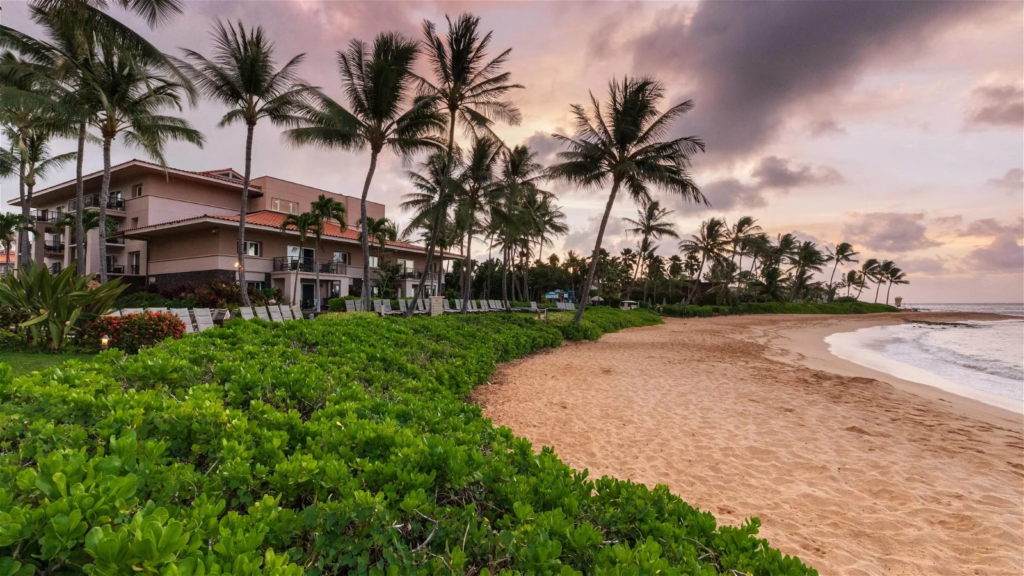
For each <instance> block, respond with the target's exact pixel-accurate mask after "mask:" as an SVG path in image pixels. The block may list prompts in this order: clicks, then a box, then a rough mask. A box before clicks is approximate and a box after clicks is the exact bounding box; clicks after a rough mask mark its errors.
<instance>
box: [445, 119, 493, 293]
mask: <svg viewBox="0 0 1024 576" xmlns="http://www.w3.org/2000/svg"><path fill="white" fill-rule="evenodd" d="M501 154H502V146H501V143H500V142H498V141H497V140H496V139H494V138H491V137H489V136H478V137H476V138H474V139H473V143H472V145H471V146H470V148H469V152H468V153H467V155H466V159H465V161H464V162H463V163H462V171H461V173H460V174H459V175H458V181H459V185H458V186H457V187H455V198H454V210H455V225H456V227H457V228H458V229H459V231H460V232H462V233H463V234H464V235H465V238H466V242H465V246H466V253H465V256H464V258H463V268H462V270H463V273H462V288H461V294H462V306H461V307H460V309H461V310H462V311H463V312H468V310H467V306H466V305H467V303H468V302H469V296H470V291H471V290H470V284H471V282H472V277H473V269H472V265H471V264H472V262H473V236H475V235H476V234H477V233H479V232H482V231H483V228H484V225H485V224H486V221H487V208H488V206H490V205H493V204H494V201H495V196H496V195H497V194H498V193H499V191H500V187H499V185H498V183H497V179H496V177H495V170H496V169H497V166H498V160H499V159H500V157H501Z"/></svg>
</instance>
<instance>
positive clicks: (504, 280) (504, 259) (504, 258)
mask: <svg viewBox="0 0 1024 576" xmlns="http://www.w3.org/2000/svg"><path fill="white" fill-rule="evenodd" d="M501 301H502V302H503V303H504V305H505V307H506V308H508V248H506V247H504V246H503V247H502V249H501Z"/></svg>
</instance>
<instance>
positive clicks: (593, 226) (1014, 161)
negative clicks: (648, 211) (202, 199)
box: [0, 0, 1024, 303]
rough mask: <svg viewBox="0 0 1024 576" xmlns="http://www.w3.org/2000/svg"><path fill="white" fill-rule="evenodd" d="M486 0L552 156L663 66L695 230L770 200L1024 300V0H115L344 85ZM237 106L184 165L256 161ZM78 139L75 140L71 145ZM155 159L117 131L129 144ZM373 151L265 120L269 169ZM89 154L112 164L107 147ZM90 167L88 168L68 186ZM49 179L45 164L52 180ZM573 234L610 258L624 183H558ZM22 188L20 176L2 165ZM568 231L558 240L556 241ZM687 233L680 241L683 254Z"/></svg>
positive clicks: (620, 233) (6, 188)
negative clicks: (394, 42) (681, 105)
mask: <svg viewBox="0 0 1024 576" xmlns="http://www.w3.org/2000/svg"><path fill="white" fill-rule="evenodd" d="M3 8H4V10H3V13H2V17H3V23H4V24H5V25H8V26H12V27H14V28H16V29H19V30H22V31H26V32H30V33H33V32H35V31H36V29H35V27H34V26H33V25H32V23H31V22H30V21H29V19H28V10H27V5H26V4H25V3H24V2H18V1H11V0H7V1H5V2H4V6H3ZM464 11H470V12H473V13H474V14H476V15H478V16H480V18H481V20H482V22H481V26H482V28H483V29H484V30H487V31H493V40H492V47H493V51H492V53H493V54H497V53H498V51H500V50H504V49H505V48H512V54H511V57H510V59H509V64H508V67H507V70H508V71H510V72H511V73H512V80H513V81H514V82H517V83H520V84H523V85H524V86H525V89H523V90H518V91H516V92H515V93H514V96H513V99H514V101H515V102H516V104H517V105H518V106H519V108H520V110H521V111H522V116H523V121H522V123H521V124H520V125H518V126H498V127H497V129H496V132H497V133H498V135H499V136H501V137H502V139H504V140H505V141H506V143H508V144H509V145H515V144H528V145H530V146H531V147H532V148H533V149H534V150H535V151H536V152H537V153H538V158H539V160H540V161H541V162H542V163H551V162H553V161H554V160H555V154H556V153H557V152H558V150H559V145H558V143H557V141H555V140H554V139H553V138H551V136H550V135H551V134H552V133H563V134H571V131H572V121H571V117H570V114H569V110H570V109H569V106H570V104H573V103H581V104H583V103H587V102H588V101H589V98H590V94H591V93H593V95H594V96H595V97H597V98H598V99H604V98H605V97H606V94H607V86H608V82H609V81H610V80H611V79H613V78H621V77H623V76H627V75H633V76H641V75H646V76H652V77H654V78H657V79H658V80H660V81H661V82H662V83H663V84H664V86H665V92H666V96H667V97H666V101H665V102H664V104H663V106H662V107H663V108H665V107H667V106H669V105H674V104H676V103H678V102H681V101H684V100H692V101H693V103H694V108H693V110H692V111H690V112H689V113H688V114H686V115H685V116H684V117H683V118H682V119H680V120H679V121H677V122H676V123H675V124H674V125H673V126H672V128H671V133H672V135H678V136H683V135H693V136H698V137H700V138H701V139H703V140H704V141H705V142H706V144H707V151H706V153H704V154H700V155H698V156H697V157H695V158H694V159H693V175H694V178H695V180H696V181H697V183H698V184H699V186H700V187H701V190H702V191H703V193H704V194H705V196H706V197H707V198H708V200H709V201H710V203H711V206H710V207H704V206H695V205H693V204H686V203H683V202H681V201H680V200H679V199H678V198H674V197H671V196H668V195H666V194H664V193H657V194H656V197H657V198H659V199H660V200H661V201H662V203H663V204H664V205H666V206H668V207H670V208H671V209H672V210H674V212H673V213H672V215H671V218H672V219H673V220H674V221H675V222H676V224H677V228H678V230H679V232H680V234H681V235H682V236H683V237H687V236H689V235H690V234H693V233H694V232H696V230H697V229H698V228H699V226H700V222H701V221H702V220H704V219H707V218H709V217H712V216H716V217H723V218H725V219H726V221H727V222H729V223H732V222H733V221H735V220H736V219H737V218H739V217H740V216H743V215H750V216H753V217H754V218H756V219H757V220H758V223H759V224H760V225H761V227H762V228H763V230H764V231H765V232H766V233H768V234H770V235H772V236H775V235H776V234H781V233H787V232H791V233H794V234H795V235H796V236H797V237H799V238H801V239H805V240H813V241H815V242H817V243H819V244H821V245H823V246H832V245H834V244H835V243H837V242H842V241H847V242H850V243H852V244H853V245H854V247H855V249H856V250H857V251H858V252H859V253H860V255H861V256H860V258H861V259H863V258H870V257H874V258H879V259H882V258H888V259H891V260H893V261H895V262H896V263H897V265H899V266H900V267H901V268H903V269H904V270H905V271H906V272H907V276H908V279H909V280H910V281H911V283H910V284H909V285H907V286H899V287H895V288H894V289H893V295H894V296H895V295H900V296H903V297H904V299H905V300H906V301H907V302H908V303H913V302H918V303H926V302H931V303H935V302H1021V301H1022V300H1024V248H1022V243H1024V3H1021V2H980V1H958V2H940V1H928V0H925V1H918V0H912V1H889V2H883V1H876V2H846V1H823V0H822V1H800V2H797V1H782V2H771V1H768V2H748V1H742V0H732V1H707V0H704V1H700V2H525V1H524V2H519V1H504V2H389V1H377V2H341V1H335V2H321V1H307V0H296V1H285V0H275V1H263V0H252V1H241V2H240V1H228V0H225V1H192V0H187V6H186V13H185V14H184V15H182V16H179V17H177V18H175V19H174V20H173V21H171V22H170V23H168V24H166V25H164V26H162V27H160V28H158V29H156V30H149V29H148V28H147V27H146V26H145V25H144V23H142V22H141V21H139V20H138V19H135V18H133V17H131V16H129V15H126V14H124V13H123V12H118V11H114V13H115V14H116V15H117V16H118V17H119V18H121V19H122V20H124V21H126V22H130V23H131V24H132V25H133V26H134V27H135V28H136V29H137V30H140V31H142V32H143V33H144V34H145V36H146V37H147V38H149V39H150V40H151V41H152V42H153V43H154V44H156V45H157V46H158V47H160V48H161V49H163V50H165V51H166V52H169V53H171V54H175V55H180V54H181V51H180V48H181V47H187V48H190V49H194V50H198V51H200V52H204V53H210V51H211V47H212V43H211V41H210V36H209V32H210V28H211V24H212V23H213V22H214V21H215V20H216V19H218V18H220V19H229V20H232V21H235V20H239V19H240V20H241V21H242V22H244V23H245V24H246V25H255V24H259V25H261V26H263V27H264V28H265V29H266V31H267V33H268V34H269V36H270V37H271V38H272V39H274V41H275V43H276V50H277V54H278V58H279V60H280V61H285V60H286V59H289V58H291V57H292V56H294V55H296V54H299V53H306V60H305V62H304V63H303V65H302V68H301V77H302V78H303V79H304V80H305V81H306V82H308V83H310V84H314V85H317V86H320V87H322V88H323V89H324V90H325V91H326V92H327V93H328V94H330V95H331V96H333V97H335V98H337V99H339V100H341V99H342V98H343V96H342V93H341V89H340V83H339V76H338V73H337V66H336V56H335V54H336V52H337V51H338V50H340V49H344V48H345V47H346V46H347V44H348V42H349V41H351V40H352V39H361V40H365V41H371V40H372V38H373V36H374V35H376V34H377V33H379V32H382V31H398V32H401V33H403V34H405V35H407V36H409V37H413V38H417V39H419V38H421V36H422V23H423V21H424V20H430V21H432V22H435V23H437V24H438V27H439V28H440V29H441V30H444V29H445V25H444V18H445V15H449V16H451V17H455V16H456V15H458V14H459V13H461V12H464ZM224 111H225V110H224V109H223V108H222V107H220V106H219V105H217V104H213V103H210V102H203V103H201V104H200V105H199V106H198V107H197V108H195V109H187V110H185V111H184V112H183V116H184V117H186V118H187V119H189V120H190V121H191V122H192V124H193V126H195V127H196V128H198V129H200V130H201V131H203V133H204V134H205V135H206V139H207V144H206V146H205V148H204V149H202V150H200V149H197V148H195V147H192V146H189V145H184V144H182V145H178V144H174V145H172V146H170V148H169V149H168V152H167V154H166V157H167V159H168V164H169V165H171V166H174V167H177V168H183V169H188V170H208V169H216V168H225V167H234V168H236V169H238V170H241V169H242V167H243V161H244V140H245V135H244V129H243V128H242V127H241V126H238V127H233V128H225V129H220V128H217V127H216V123H217V121H218V120H219V118H220V117H221V116H222V115H223V114H224ZM62 146H64V147H66V149H67V150H69V151H70V150H72V149H73V144H72V143H66V146H65V144H64V143H62V144H60V145H58V146H56V147H55V148H57V149H58V150H59V151H64V149H63V148H62ZM135 157H139V158H144V157H145V156H143V153H142V152H140V151H138V150H132V149H128V148H126V147H125V146H124V145H123V144H121V143H115V146H114V151H113V161H114V162H115V163H116V162H121V161H124V160H127V159H130V158H135ZM368 164H369V155H368V154H365V153H364V154H359V153H349V152H338V151H334V152H330V151H322V150H315V149H309V148H303V149H297V148H293V147H291V146H290V145H288V144H286V143H284V142H283V141H282V140H281V138H280V131H279V129H277V128H275V127H273V126H270V125H269V124H266V125H263V124H261V125H259V126H258V127H257V130H256V138H255V143H254V153H253V166H254V169H253V171H254V175H263V174H268V175H272V176H276V177H279V178H284V179H287V180H292V181H296V182H300V183H303V184H308V185H311V186H317V187H320V188H324V189H327V190H331V191H334V192H338V193H342V194H350V195H356V196H358V195H359V193H360V191H361V185H362V182H363V179H364V177H365V173H366V169H367V167H368ZM85 165H86V170H87V171H91V170H98V169H100V168H101V167H102V162H101V158H100V150H99V148H98V147H91V148H89V149H87V151H86V155H85ZM412 168H415V166H414V164H413V165H411V164H410V163H409V162H404V163H403V161H402V160H401V159H399V158H396V157H393V156H387V155H385V157H383V158H382V159H381V162H380V163H379V165H378V169H377V173H376V176H375V178H374V181H373V186H372V188H371V190H370V198H371V199H373V200H375V201H379V202H384V203H385V204H386V205H387V206H388V215H389V217H391V218H394V219H396V220H397V221H399V222H400V223H402V222H403V221H406V220H408V217H409V215H408V214H402V213H401V212H400V210H399V209H398V204H399V202H400V201H401V196H402V195H403V194H404V193H407V192H409V191H410V187H409V184H408V180H407V179H406V177H405V172H406V171H407V170H409V169H412ZM73 177H74V167H73V166H72V167H69V168H67V169H65V170H63V171H61V172H60V173H55V174H54V175H53V176H52V177H51V178H50V179H49V181H48V183H56V182H60V181H63V180H66V179H70V178H73ZM45 185H47V183H44V186H45ZM549 188H550V189H551V190H552V191H554V192H556V193H557V195H558V197H559V202H560V204H561V206H562V209H563V211H564V212H565V213H566V215H567V220H568V224H569V227H570V231H569V233H568V234H567V235H566V236H564V237H562V238H560V239H558V240H556V242H555V246H554V248H553V250H554V251H555V252H564V251H566V250H575V251H577V252H579V253H583V254H586V255H589V253H590V252H591V251H592V250H593V242H594V238H595V235H596V230H597V227H598V224H599V220H600V216H601V212H602V210H603V208H604V205H605V202H606V200H607V191H606V190H587V191H581V190H575V189H573V188H572V187H570V186H567V185H564V184H550V185H549ZM0 193H2V196H3V200H4V205H6V201H7V200H9V199H10V198H12V197H13V196H15V195H17V182H16V181H12V180H2V181H0ZM635 212H636V208H635V207H634V206H632V205H631V204H629V201H628V200H620V201H619V202H618V203H617V204H616V206H615V209H614V211H613V215H612V218H611V220H610V222H609V225H608V231H607V233H606V237H605V247H606V248H607V249H609V250H610V251H611V252H617V251H618V250H621V249H622V248H626V247H635V245H636V244H637V243H638V240H637V239H636V238H633V237H627V235H626V234H625V228H626V226H624V225H623V223H622V220H621V218H623V217H631V216H634V215H635ZM551 250H552V249H546V250H545V252H548V253H549V252H550V251H551ZM677 251H678V250H677V247H676V242H675V241H674V240H666V241H664V242H662V243H661V245H660V248H659V253H661V254H663V255H670V254H673V253H676V252H677Z"/></svg>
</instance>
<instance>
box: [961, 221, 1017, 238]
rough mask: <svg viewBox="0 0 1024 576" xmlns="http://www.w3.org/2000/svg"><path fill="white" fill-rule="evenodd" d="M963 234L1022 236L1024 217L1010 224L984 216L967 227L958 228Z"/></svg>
mask: <svg viewBox="0 0 1024 576" xmlns="http://www.w3.org/2000/svg"><path fill="white" fill-rule="evenodd" d="M958 232H959V234H960V235H961V236H978V237H992V236H1001V235H1004V234H1009V235H1011V236H1020V235H1021V234H1024V218H1018V219H1017V220H1016V221H1015V222H1013V223H1010V224H1003V223H1002V222H1000V221H998V220H996V219H995V218H983V219H981V220H975V221H974V222H971V223H970V224H968V225H967V228H965V229H963V230H958Z"/></svg>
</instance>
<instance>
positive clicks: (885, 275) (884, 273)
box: [872, 260, 898, 304]
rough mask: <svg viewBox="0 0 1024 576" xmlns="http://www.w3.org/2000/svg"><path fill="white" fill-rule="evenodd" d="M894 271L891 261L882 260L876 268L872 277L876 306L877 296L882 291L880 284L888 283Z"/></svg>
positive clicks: (894, 267)
mask: <svg viewBox="0 0 1024 576" xmlns="http://www.w3.org/2000/svg"><path fill="white" fill-rule="evenodd" d="M894 269H895V270H898V269H897V268H896V263H895V262H893V261H892V260H882V262H881V263H879V265H878V268H877V269H876V271H875V274H874V276H873V277H872V280H874V281H875V304H878V294H879V292H880V291H881V289H882V284H885V283H887V282H888V281H889V275H890V274H891V273H892V272H893V270H894Z"/></svg>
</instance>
